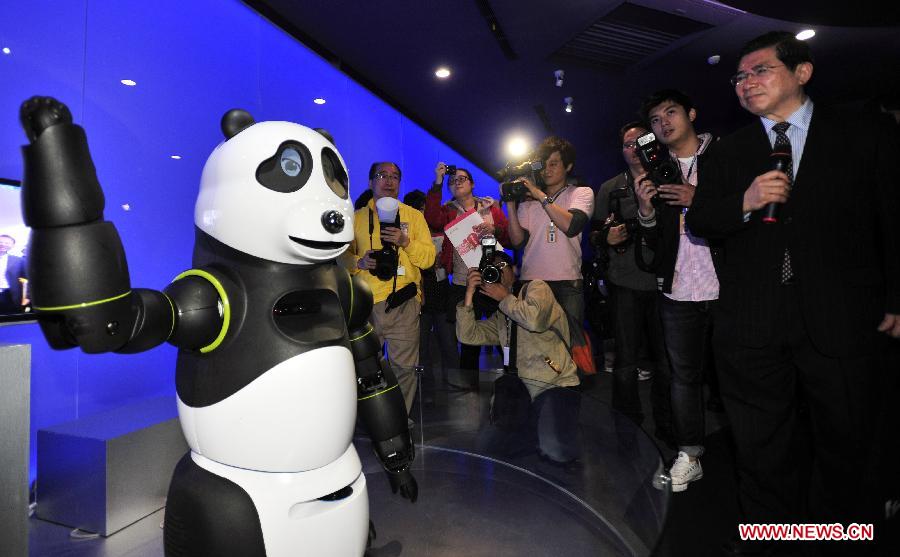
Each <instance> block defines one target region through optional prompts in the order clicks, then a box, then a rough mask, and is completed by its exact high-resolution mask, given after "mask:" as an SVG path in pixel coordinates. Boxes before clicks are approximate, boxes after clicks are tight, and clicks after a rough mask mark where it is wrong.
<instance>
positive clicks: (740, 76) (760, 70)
mask: <svg viewBox="0 0 900 557" xmlns="http://www.w3.org/2000/svg"><path fill="white" fill-rule="evenodd" d="M783 67H784V64H777V65H774V66H766V65H764V64H760V65H759V66H754V67H752V68H750V71H749V72H738V73H736V74H734V75H733V76H731V86H732V87H737V86H738V85H740V84H741V83H743V82H744V81H746V80H747V79H748V78H749V77H750V76H751V75H752V76H754V77H756V78H757V79H758V78H762V77H766V76H767V75H768V74H769V70H774V69H775V68H783Z"/></svg>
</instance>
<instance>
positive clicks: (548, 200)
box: [541, 195, 553, 207]
mask: <svg viewBox="0 0 900 557" xmlns="http://www.w3.org/2000/svg"><path fill="white" fill-rule="evenodd" d="M551 203H553V198H552V197H550V196H549V195H545V196H544V199H541V207H547V205H550V204H551Z"/></svg>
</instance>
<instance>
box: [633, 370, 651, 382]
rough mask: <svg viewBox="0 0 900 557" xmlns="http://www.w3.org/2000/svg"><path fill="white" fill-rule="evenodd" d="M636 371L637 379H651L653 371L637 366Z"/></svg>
mask: <svg viewBox="0 0 900 557" xmlns="http://www.w3.org/2000/svg"><path fill="white" fill-rule="evenodd" d="M637 372H638V381H648V380H650V379H653V372H652V371H650V370H649V369H641V368H637Z"/></svg>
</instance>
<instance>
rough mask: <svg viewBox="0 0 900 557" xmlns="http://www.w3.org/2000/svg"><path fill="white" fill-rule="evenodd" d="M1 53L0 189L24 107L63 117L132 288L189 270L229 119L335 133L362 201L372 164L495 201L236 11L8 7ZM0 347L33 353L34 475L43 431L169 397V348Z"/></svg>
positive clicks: (428, 143)
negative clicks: (393, 166)
mask: <svg viewBox="0 0 900 557" xmlns="http://www.w3.org/2000/svg"><path fill="white" fill-rule="evenodd" d="M0 48H8V49H9V54H0V78H2V79H0V176H3V177H7V178H14V179H21V177H22V176H21V174H22V170H21V157H20V153H19V148H20V145H21V144H22V143H23V142H24V140H25V137H24V134H23V133H22V131H21V128H20V126H19V123H18V109H19V105H20V104H21V102H22V101H23V100H25V99H26V98H28V97H30V96H32V95H50V96H54V97H56V98H58V99H60V100H62V101H63V102H65V103H66V104H68V105H69V107H70V108H71V110H72V113H73V116H74V118H75V120H76V122H78V123H80V124H82V125H83V126H84V127H85V129H86V130H87V133H88V140H89V143H90V147H91V150H92V152H93V155H94V162H95V164H96V166H97V173H98V175H99V178H100V182H101V184H102V185H103V188H104V191H105V194H106V218H107V220H111V221H113V222H114V223H115V224H116V226H117V227H118V230H119V233H120V234H121V236H122V240H123V242H124V244H125V249H126V252H127V254H128V264H129V267H130V270H131V279H132V285H133V286H136V287H148V288H162V287H164V286H165V285H166V284H168V282H169V281H171V279H172V278H173V277H174V276H175V275H177V274H178V273H179V272H181V271H182V270H184V269H187V268H189V267H190V258H191V249H192V245H193V207H194V198H195V195H196V193H197V185H198V183H199V178H200V172H201V169H202V167H203V164H204V162H205V159H206V157H207V155H208V154H209V153H210V152H211V151H212V149H213V148H214V147H215V146H216V145H217V144H218V143H219V142H220V141H221V140H222V139H223V138H222V135H221V132H220V130H219V120H220V118H221V116H222V114H224V113H225V111H227V110H228V109H231V108H235V107H240V108H244V109H247V110H249V111H250V112H251V113H252V114H253V115H254V117H255V118H256V120H257V121H262V120H290V121H295V122H299V123H302V124H305V125H309V126H311V127H323V128H326V129H328V130H329V131H330V132H331V133H332V134H333V135H334V137H335V140H336V142H337V145H338V148H339V149H340V151H341V154H342V155H343V157H344V159H345V160H346V161H347V164H348V166H349V170H350V186H351V194H352V196H353V197H354V198H355V197H356V196H357V195H359V193H361V192H362V191H363V190H364V189H365V188H366V187H367V183H366V178H367V176H366V173H367V171H368V168H369V165H370V164H371V162H372V161H375V160H394V161H397V162H398V163H399V164H400V167H401V169H402V170H403V177H404V178H403V184H402V192H401V197H402V194H403V193H405V192H407V191H410V190H412V189H415V188H419V189H423V190H425V189H427V188H428V186H429V184H430V183H431V181H432V179H433V177H434V174H433V169H434V166H435V163H436V162H437V161H438V160H444V161H447V162H449V163H456V164H458V165H460V166H467V167H469V168H471V169H472V170H473V175H474V177H475V179H476V183H477V184H478V193H480V194H488V193H489V194H493V193H494V192H496V187H497V185H496V182H495V181H493V180H492V179H491V178H490V176H488V175H487V174H485V173H484V172H481V171H479V170H477V169H475V168H474V165H472V164H471V163H470V162H468V161H466V160H465V159H464V158H463V157H461V156H460V155H459V154H458V153H456V152H454V151H453V150H451V149H450V148H448V147H447V146H446V145H444V144H443V143H441V142H440V141H438V140H436V139H435V138H434V137H432V136H430V135H429V134H428V133H426V132H425V131H424V130H422V129H421V128H420V127H419V126H417V125H416V124H414V123H413V122H411V121H410V120H409V119H408V118H406V117H404V116H403V115H402V114H400V113H399V112H397V111H396V110H394V109H393V108H391V107H390V106H388V105H386V104H385V103H384V102H382V101H381V100H379V99H378V98H377V97H375V96H374V95H372V94H371V93H369V92H368V91H366V90H365V89H364V88H362V87H361V86H360V85H358V84H357V83H356V82H354V81H352V80H351V79H349V78H348V77H347V76H346V75H344V74H342V73H340V72H339V71H338V70H336V69H335V68H334V67H332V66H330V65H329V64H328V63H326V62H325V61H324V60H322V59H321V58H319V57H318V56H317V55H316V54H314V53H313V52H311V51H310V50H309V49H307V48H306V47H304V46H303V45H301V44H299V43H298V42H297V41H296V40H295V39H293V38H292V37H290V36H289V35H287V34H286V33H284V32H283V31H281V30H280V29H278V28H276V27H274V26H273V25H272V24H270V23H269V22H268V21H267V20H265V19H263V18H262V17H260V16H259V15H257V14H256V13H255V12H254V11H252V10H251V9H250V8H248V7H247V6H245V5H244V4H242V3H241V2H239V1H238V0H190V1H187V2H185V1H183V0H157V1H155V2H146V1H137V0H82V1H76V0H70V1H66V2H58V1H52V0H7V1H5V2H2V3H0ZM123 79H131V80H134V81H135V82H137V85H136V86H134V87H127V86H124V85H122V84H121V83H120V80H123ZM315 97H322V98H324V99H326V100H327V102H326V104H324V105H321V106H320V105H316V104H313V102H312V99H313V98H315ZM171 155H180V156H181V159H180V160H175V159H172V158H170V156H171ZM445 195H446V192H445ZM0 342H8V343H29V344H31V345H32V385H31V392H32V415H31V424H32V475H33V474H34V469H33V468H34V461H33V454H34V431H36V430H37V429H40V428H42V427H46V426H49V425H52V424H56V423H59V422H63V421H68V420H72V419H75V418H78V417H83V416H87V415H90V414H94V413H97V412H100V411H104V410H108V409H110V408H114V407H116V406H120V405H122V404H124V403H128V402H130V401H134V400H138V399H143V398H147V397H151V396H156V395H160V394H171V395H172V396H174V381H173V370H174V362H175V350H174V348H172V347H170V346H168V345H165V346H161V347H158V348H156V349H154V350H152V351H150V352H147V353H144V354H139V355H129V356H119V355H101V356H87V355H84V354H82V353H81V352H80V351H78V350H68V351H63V352H56V351H51V350H50V349H48V348H47V347H46V346H45V343H44V341H43V338H42V337H41V336H40V332H39V330H38V328H37V326H36V325H33V324H31V325H14V326H4V327H0Z"/></svg>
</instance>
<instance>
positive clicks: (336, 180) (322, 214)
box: [194, 110, 353, 265]
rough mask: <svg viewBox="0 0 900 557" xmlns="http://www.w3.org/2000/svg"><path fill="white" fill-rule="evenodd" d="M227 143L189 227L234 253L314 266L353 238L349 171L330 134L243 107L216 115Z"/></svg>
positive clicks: (206, 175)
mask: <svg viewBox="0 0 900 557" xmlns="http://www.w3.org/2000/svg"><path fill="white" fill-rule="evenodd" d="M222 131H223V132H224V133H225V137H226V139H225V141H224V142H222V143H220V144H219V146H218V147H216V148H215V150H214V151H213V152H212V154H211V155H210V156H209V159H207V161H206V166H204V167H203V176H202V178H201V179H200V194H199V196H198V197H197V205H196V207H195V209H194V223H195V224H196V225H197V227H199V228H200V229H201V230H203V231H204V232H206V233H207V234H209V235H210V236H212V237H213V238H215V239H217V240H219V241H220V242H222V243H224V244H226V245H228V246H230V247H232V248H234V249H236V250H239V251H242V252H244V253H247V254H249V255H253V256H255V257H260V258H262V259H268V260H270V261H277V262H280V263H294V264H301V265H303V264H306V265H308V264H313V263H319V262H322V261H328V260H331V259H334V258H336V257H337V256H339V255H340V254H342V253H343V252H344V251H346V250H347V247H348V246H349V244H350V241H351V240H353V203H352V202H351V200H350V191H349V188H348V179H347V167H346V166H345V165H344V161H343V159H342V158H341V155H340V154H339V153H338V152H337V149H336V148H335V145H334V142H333V140H332V139H331V136H330V135H328V133H327V132H325V131H324V130H312V129H309V128H306V127H304V126H301V125H298V124H293V123H290V122H259V123H254V122H253V118H252V117H251V116H250V115H249V114H248V113H246V112H244V111H242V110H232V111H229V112H228V113H226V114H225V116H224V117H223V118H222Z"/></svg>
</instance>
